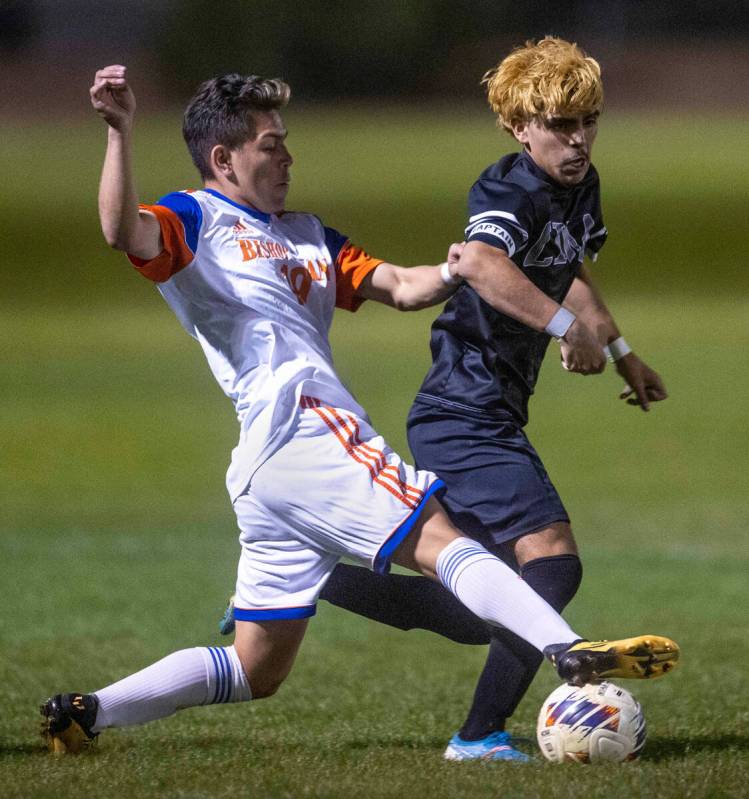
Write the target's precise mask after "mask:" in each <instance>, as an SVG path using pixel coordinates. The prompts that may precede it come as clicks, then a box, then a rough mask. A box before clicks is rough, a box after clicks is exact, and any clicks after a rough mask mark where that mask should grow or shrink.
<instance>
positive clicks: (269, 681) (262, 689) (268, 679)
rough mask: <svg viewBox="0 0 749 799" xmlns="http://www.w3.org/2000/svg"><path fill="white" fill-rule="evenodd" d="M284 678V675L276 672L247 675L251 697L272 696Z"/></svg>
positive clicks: (264, 697) (265, 697)
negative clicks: (280, 675)
mask: <svg viewBox="0 0 749 799" xmlns="http://www.w3.org/2000/svg"><path fill="white" fill-rule="evenodd" d="M285 679H286V678H285V676H283V677H279V676H278V675H277V674H263V675H247V682H248V683H249V684H250V691H251V692H252V698H253V699H267V698H268V697H269V696H273V694H275V693H277V692H278V689H279V688H280V687H281V685H283V682H284V680H285Z"/></svg>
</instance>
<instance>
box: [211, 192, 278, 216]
mask: <svg viewBox="0 0 749 799" xmlns="http://www.w3.org/2000/svg"><path fill="white" fill-rule="evenodd" d="M203 191H205V192H207V193H208V194H212V195H213V196H214V197H218V198H219V200H223V201H224V202H225V203H229V205H233V206H234V207H235V208H239V210H240V211H244V212H245V213H246V214H249V215H250V216H254V217H255V218H256V219H259V220H260V221H261V222H266V223H267V222H270V214H266V213H263V211H258V210H257V208H250V206H249V205H240V204H239V203H235V202H234V200H230V199H229V198H228V197H224V195H223V194H221V192H219V191H216V190H215V189H203Z"/></svg>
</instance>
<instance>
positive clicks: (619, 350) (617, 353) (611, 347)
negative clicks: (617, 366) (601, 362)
mask: <svg viewBox="0 0 749 799" xmlns="http://www.w3.org/2000/svg"><path fill="white" fill-rule="evenodd" d="M630 352H632V348H631V347H630V346H629V344H627V342H626V341H625V340H624V337H623V336H619V338H615V339H614V340H613V341H610V342H609V343H608V344H607V345H606V346H605V347H604V348H603V354H604V355H605V356H606V357H607V358H608V359H609V360H610V361H611V363H614V361H618V360H620V359H621V358H623V357H624V356H625V355H629V353H630Z"/></svg>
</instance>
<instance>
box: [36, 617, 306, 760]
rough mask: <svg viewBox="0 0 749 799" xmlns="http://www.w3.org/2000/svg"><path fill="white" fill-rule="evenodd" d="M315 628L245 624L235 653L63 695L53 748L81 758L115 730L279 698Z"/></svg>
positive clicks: (166, 664)
mask: <svg viewBox="0 0 749 799" xmlns="http://www.w3.org/2000/svg"><path fill="white" fill-rule="evenodd" d="M307 621H308V620H307V619H306V618H305V619H294V620H289V621H269V622H263V623H260V624H258V623H255V622H238V623H237V635H236V639H235V642H234V645H233V646H226V647H193V648H191V649H182V650H180V651H178V652H173V653H172V654H170V655H167V656H166V657H165V658H162V659H161V660H159V661H157V662H156V663H153V664H151V665H150V666H147V667H146V668H144V669H141V670H140V671H138V672H135V673H134V674H131V675H129V676H128V677H125V678H123V679H122V680H119V681H118V682H115V683H113V684H112V685H108V686H106V687H105V688H102V689H100V690H98V691H94V692H93V693H90V694H78V693H73V694H57V695H56V696H53V697H51V698H50V699H48V700H47V702H45V703H44V704H43V705H42V716H43V734H44V737H45V738H46V740H47V743H48V745H49V748H50V750H51V751H54V752H58V753H64V752H78V751H80V750H81V749H82V748H83V747H85V746H86V745H87V744H88V743H90V742H91V741H93V740H94V738H96V736H97V735H98V734H99V733H100V732H101V731H102V730H104V729H107V728H109V727H125V726H129V725H132V724H145V723H146V722H150V721H155V720H156V719H161V718H165V717H167V716H171V715H172V714H174V713H176V712H177V711H178V710H183V709H185V708H188V707H195V706H198V705H215V704H226V703H230V702H245V701H248V700H250V699H262V698H263V697H267V696H271V695H272V694H273V693H275V691H276V690H277V689H278V687H279V685H280V684H281V682H283V679H284V678H285V677H286V676H287V675H288V673H289V671H290V670H291V666H292V664H293V662H294V658H295V657H296V653H297V651H298V650H299V646H300V644H301V642H302V638H303V637H304V633H305V630H306V626H307Z"/></svg>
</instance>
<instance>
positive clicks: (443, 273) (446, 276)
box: [440, 261, 460, 286]
mask: <svg viewBox="0 0 749 799" xmlns="http://www.w3.org/2000/svg"><path fill="white" fill-rule="evenodd" d="M440 277H441V278H442V282H443V283H444V284H445V285H446V286H454V285H455V284H456V283H460V278H459V277H455V275H451V274H450V264H449V263H447V261H445V262H444V263H443V264H440Z"/></svg>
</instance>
